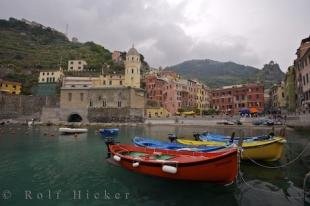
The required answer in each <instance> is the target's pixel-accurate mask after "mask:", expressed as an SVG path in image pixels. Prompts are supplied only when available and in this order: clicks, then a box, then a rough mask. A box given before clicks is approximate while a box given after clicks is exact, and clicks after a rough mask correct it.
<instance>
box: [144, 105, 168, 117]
mask: <svg viewBox="0 0 310 206" xmlns="http://www.w3.org/2000/svg"><path fill="white" fill-rule="evenodd" d="M144 116H145V117H147V118H166V117H170V116H171V114H170V113H169V112H168V111H167V110H166V109H165V108H163V107H149V108H146V109H145V115H144Z"/></svg>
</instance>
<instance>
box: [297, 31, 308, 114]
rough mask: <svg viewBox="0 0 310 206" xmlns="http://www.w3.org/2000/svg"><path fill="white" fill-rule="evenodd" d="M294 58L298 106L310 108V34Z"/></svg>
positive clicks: (300, 108)
mask: <svg viewBox="0 0 310 206" xmlns="http://www.w3.org/2000/svg"><path fill="white" fill-rule="evenodd" d="M296 55H297V58H296V59H295V60H294V68H295V75H296V83H295V84H296V93H297V107H298V109H299V111H305V110H310V36H309V37H308V38H305V39H303V40H302V41H301V43H300V46H299V48H298V49H297V52H296Z"/></svg>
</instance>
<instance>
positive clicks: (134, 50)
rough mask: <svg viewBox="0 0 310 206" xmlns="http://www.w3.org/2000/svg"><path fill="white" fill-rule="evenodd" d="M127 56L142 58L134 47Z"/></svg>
mask: <svg viewBox="0 0 310 206" xmlns="http://www.w3.org/2000/svg"><path fill="white" fill-rule="evenodd" d="M127 55H134V56H140V54H139V52H138V51H137V50H136V49H135V48H134V47H133V46H132V47H131V48H130V49H129V51H128V53H127Z"/></svg>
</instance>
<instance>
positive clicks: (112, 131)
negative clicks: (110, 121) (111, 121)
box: [99, 128, 119, 137]
mask: <svg viewBox="0 0 310 206" xmlns="http://www.w3.org/2000/svg"><path fill="white" fill-rule="evenodd" d="M99 133H100V135H101V136H102V137H115V136H117V135H118V133H119V129H118V128H104V129H100V130H99Z"/></svg>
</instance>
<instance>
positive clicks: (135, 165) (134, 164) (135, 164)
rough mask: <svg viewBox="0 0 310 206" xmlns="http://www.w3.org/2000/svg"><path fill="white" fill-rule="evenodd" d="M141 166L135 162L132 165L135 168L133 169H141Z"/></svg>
mask: <svg viewBox="0 0 310 206" xmlns="http://www.w3.org/2000/svg"><path fill="white" fill-rule="evenodd" d="M139 165H140V164H139V162H134V163H132V166H133V167H139Z"/></svg>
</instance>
